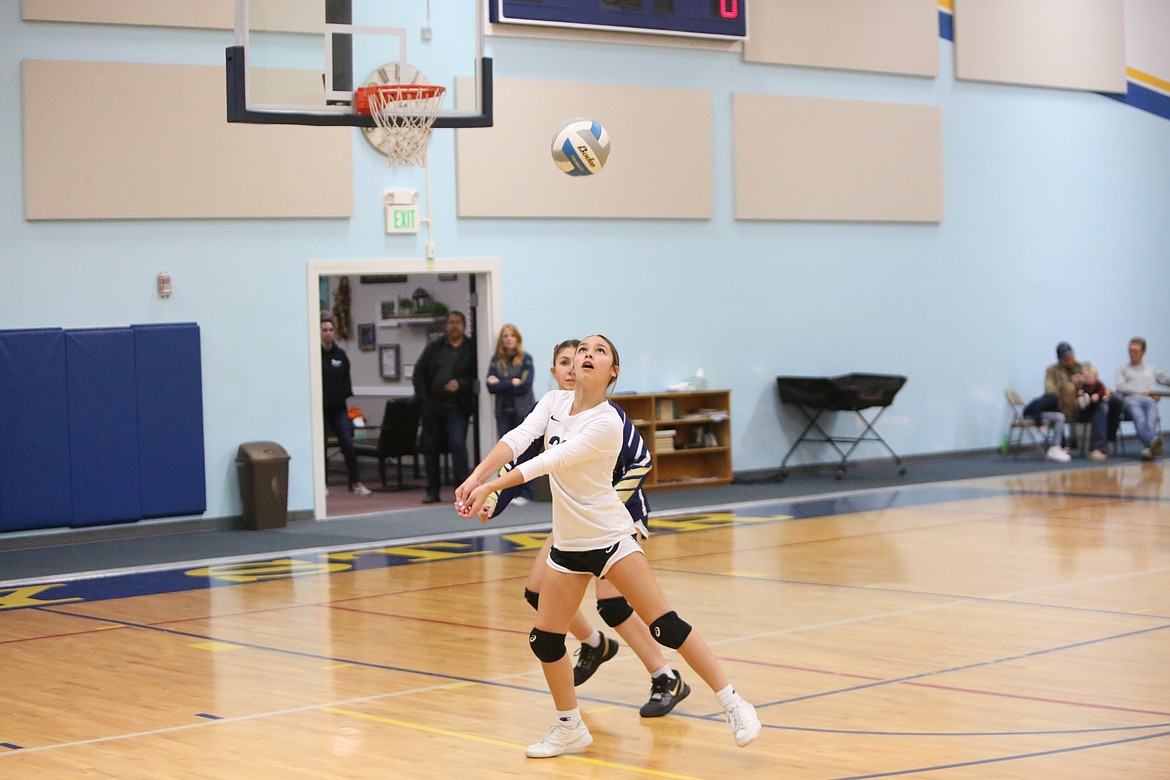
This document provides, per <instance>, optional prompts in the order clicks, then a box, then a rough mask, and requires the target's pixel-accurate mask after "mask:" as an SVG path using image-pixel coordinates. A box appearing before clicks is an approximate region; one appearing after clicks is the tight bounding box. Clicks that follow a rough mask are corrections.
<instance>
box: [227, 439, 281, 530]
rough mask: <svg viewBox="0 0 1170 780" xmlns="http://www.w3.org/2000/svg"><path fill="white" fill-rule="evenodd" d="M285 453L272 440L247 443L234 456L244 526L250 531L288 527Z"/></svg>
mask: <svg viewBox="0 0 1170 780" xmlns="http://www.w3.org/2000/svg"><path fill="white" fill-rule="evenodd" d="M288 461H289V457H288V453H287V452H285V451H284V447H281V446H280V445H279V444H277V443H276V442H274V441H249V442H244V443H243V444H241V445H240V449H239V451H238V452H237V453H236V473H237V474H238V476H239V479H240V499H241V500H242V501H243V503H244V526H245V527H247V528H250V529H252V530H254V531H255V530H259V529H261V528H284V527H285V526H286V525H287V524H288Z"/></svg>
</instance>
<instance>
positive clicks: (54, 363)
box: [0, 328, 72, 532]
mask: <svg viewBox="0 0 1170 780" xmlns="http://www.w3.org/2000/svg"><path fill="white" fill-rule="evenodd" d="M71 516H72V504H71V501H70V476H69V414H68V404H67V401H66V373H65V331H63V330H61V329H59V328H53V329H45V330H6V331H0V532H3V531H25V530H32V529H36V528H53V527H59V526H67V525H69V523H70V520H71Z"/></svg>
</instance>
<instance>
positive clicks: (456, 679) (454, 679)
mask: <svg viewBox="0 0 1170 780" xmlns="http://www.w3.org/2000/svg"><path fill="white" fill-rule="evenodd" d="M41 611H44V612H51V613H53V614H60V615H63V616H67V617H76V618H82V619H86V620H93V621H99V622H104V623H115V624H117V625H120V626H123V627H126V628H139V629H143V630H148V631H158V632H162V633H167V634H172V635H177V636H183V637H188V638H194V639H201V640H207V641H220V642H227V643H229V644H233V645H237V646H240V647H247V648H251V649H255V650H261V651H268V652H275V653H278V654H284V655H292V656H296V657H301V658H311V659H314V660H324V661H332V662H338V663H344V664H349V665H354V666H361V667H367V668H375V669H380V670H383V671H394V672H400V673H405V674H414V675H418V676H422V677H437V678H441V679H445V680H447V681H448V682H444V683H443V684H439V685H431V686H421V687H417V688H412V689H409V690H400V691H395V692H392V693H382V694H373V695H370V696H362V697H354V698H350V699H345V700H342V701H336V702H328V703H319V704H311V705H304V706H301V707H293V708H286V709H281V710H274V711H269V712H262V713H252V714H249V715H241V716H235V717H230V718H225V717H220V716H216V715H214V714H208V713H203V714H201V715H200V717H204V718H206V719H207V720H205V721H204V722H200V723H190V724H184V725H181V726H170V727H164V728H160V729H153V730H147V731H142V732H133V733H127V734H120V735H110V736H107V737H96V738H93V739H88V740H77V741H71V742H64V743H59V744H54V745H42V746H38V747H32V748H20V747H16V748H15V749H16V750H19V751H20V752H22V753H23V752H32V751H40V750H48V749H54V748H64V747H72V746H79V745H86V744H95V743H102V742H109V741H116V740H122V739H133V738H138V737H147V736H153V735H157V734H164V733H173V732H177V731H183V730H186V729H192V728H203V727H206V726H211V725H216V724H220V723H224V724H226V723H236V722H242V721H249V720H257V719H261V718H268V717H274V716H275V717H279V716H282V715H288V714H294V713H299V712H307V711H318V710H322V711H328V710H329V709H330V708H338V707H341V706H347V705H352V704H359V703H364V702H371V701H378V700H382V699H387V698H396V697H399V696H404V695H408V694H415V693H427V692H431V691H436V690H444V689H449V688H451V687H452V686H453V685H455V686H462V685H468V684H482V685H493V686H500V687H505V688H509V689H512V690H517V691H521V692H524V693H534V694H538V695H542V696H543V695H546V694H547V691H546V690H544V689H543V688H532V687H527V686H522V685H512V684H507V683H504V682H503V680H504V679H511V678H515V677H523V676H535V675H536V674H537V672H536V671H533V672H527V673H517V674H510V675H504V676H501V677H499V678H469V677H461V676H458V675H449V674H444V673H441V672H432V671H421V670H417V669H407V668H405V667H397V666H391V665H388V664H379V663H373V662H368V661H355V660H351V659H342V658H337V657H328V656H323V655H321V654H318V653H310V652H306V651H299V650H290V649H287V648H275V647H271V646H267V645H261V644H257V643H251V642H241V641H238V640H223V639H217V638H216V637H214V636H210V635H204V634H197V633H194V632H188V631H178V630H175V629H170V628H166V627H161V626H155V625H149V624H142V623H134V622H132V621H125V620H117V619H113V618H105V617H99V616H93V615H83V614H76V613H72V612H68V611H66V610H62V609H53V608H45V609H43V610H41ZM900 612H901V611H900ZM885 614H897V613H885ZM874 617H878V616H874ZM1164 628H1170V626H1161V627H1155V628H1150V629H1143V630H1140V631H1135V632H1128V633H1126V634H1120V635H1116V636H1114V637H1103V638H1099V639H1096V640H1088V641H1086V642H1080V643H1075V644H1071V645H1067V646H1063V647H1057V648H1050V649H1046V650H1040V651H1034V652H1031V653H1025V654H1019V655H1016V656H1009V657H1005V658H1001V659H996V660H993V661H983V662H976V663H972V664H967V665H963V666H959V667H953V668H951V669H943V670H936V671H932V672H925V673H922V674H918V675H908V676H905V677H901V678H894V679H886V680H881V681H877V682H874V683H872V684H866V685H859V686H851V687H849V688H843V689H838V690H835V691H828V692H824V693H821V694H814V695H810V696H803V697H796V698H793V699H786V700H778V701H774V702H764V703H760V704H758V705H757V709H758V710H762V709H764V708H765V707H770V706H773V705H776V704H788V703H793V702H797V701H801V700H804V699H811V698H819V697H821V696H828V695H835V694H838V693H849V692H853V691H856V690H863V689H866V688H870V687H875V686H878V685H885V684H888V683H900V682H906V681H910V680H915V679H920V678H923V677H929V676H933V675H936V674H944V673H947V672H951V671H961V670H964V669H969V668H976V667H980V666H988V665H992V664H996V663H1002V662H1008V661H1012V660H1017V659H1019V658H1024V657H1029V656H1036V655H1041V654H1045V653H1047V652H1053V651H1058V650H1062V649H1068V648H1071V647H1076V646H1081V645H1087V644H1093V643H1096V642H1101V641H1107V640H1110V639H1115V638H1121V637H1125V636H1130V635H1135V634H1142V633H1147V632H1150V631H1156V630H1161V629H1164ZM779 633H787V632H772V634H779ZM744 639H745V638H739V639H735V640H724V641H723V642H721V643H718V644H728V643H730V642H732V641H744ZM712 644H713V646H714V644H716V643H712ZM973 692H977V693H981V692H979V691H973ZM580 698H581V700H582V701H588V702H592V703H595V704H605V705H608V706H611V707H620V708H626V709H634V708H635V707H636V706H637V705H634V704H627V703H624V702H616V701H610V700H606V699H599V698H596V697H589V696H584V695H582V696H580ZM1067 703H1069V704H1073V705H1074V706H1084V707H1091V708H1095V707H1096V705H1093V704H1083V703H1073V702H1067ZM1108 709H1113V708H1108ZM674 714H675V715H676V716H678V717H684V718H690V719H695V720H706V721H711V722H718V716H719V715H720V714H721V713H710V714H688V713H683V712H677V711H676V713H674ZM1161 714H1164V713H1161ZM375 719H376V718H375ZM402 725H405V726H407V727H413V726H410V724H406V723H405V722H403V723H402ZM1162 725H1164V724H1132V725H1129V726H1119V727H1112V728H1109V729H1102V728H1088V729H1067V730H1042V731H1021V732H991V733H985V732H974V733H972V732H954V733H950V732H941V733H939V732H885V731H867V730H833V729H815V728H810V727H800V726H789V725H779V724H764V728H766V729H778V730H796V731H820V732H825V733H844V734H855V735H873V736H992V735H994V736H1028V735H1037V734H1081V733H1086V734H1087V733H1101V732H1107V731H1124V730H1142V729H1148V728H1161V727H1162ZM417 728H419V729H421V730H430V729H431V728H432V727H427V726H417ZM444 733H447V734H448V735H450V736H456V737H464V738H467V739H470V740H472V741H482V738H480V737H477V736H475V735H461V734H459V733H458V732H444ZM1166 735H1170V732H1166V734H1160V735H1154V736H1166ZM1144 738H1145V737H1139V738H1137V739H1144ZM1125 741H1132V740H1117V741H1114V742H1109V743H1101V744H1100V745H1088V746H1078V747H1075V748H1065V749H1062V751H1065V750H1073V749H1087V748H1091V747H1097V746H1103V745H1108V744H1117V743H1119V742H1125ZM501 744H503V745H506V746H508V747H517V748H522V746H519V745H512V744H511V743H501ZM3 755H6V754H4V753H0V757H2V756H3ZM1027 755H1033V754H1026V755H1024V756H1021V757H1027ZM583 760H588V761H590V762H592V763H599V762H593V761H592V760H590V759H583ZM1000 760H1009V759H1005V758H995V759H988V761H1000ZM600 763H601V765H606V766H611V767H615V768H616V767H619V766H623V765H618V764H608V763H605V762H600ZM940 768H945V767H940ZM906 773H907V772H899V773H897V774H906ZM656 776H666V777H673V776H674V775H656ZM878 776H881V775H874V777H878Z"/></svg>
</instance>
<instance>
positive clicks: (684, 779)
mask: <svg viewBox="0 0 1170 780" xmlns="http://www.w3.org/2000/svg"><path fill="white" fill-rule="evenodd" d="M323 709H324V711H325V712H331V713H335V714H338V715H346V716H349V717H351V718H361V719H362V720H370V721H374V722H375V723H386V724H388V725H391V726H397V727H399V728H405V729H412V730H414V731H421V732H423V733H425V734H437V735H439V736H443V737H454V738H456V739H462V740H466V741H469V742H478V743H480V744H483V745H491V746H493V747H504V748H509V749H511V750H523V749H524V748H525V746H524V745H519V744H516V743H515V742H504V741H503V740H498V739H490V738H487V737H480V736H476V735H474V734H464V733H462V732H458V731H450V730H448V729H440V728H435V727H434V726H424V725H422V724H419V723H408V722H406V721H402V720H396V719H394V718H384V717H382V716H380V715H371V714H370V713H366V712H354V711H353V710H343V709H339V708H336V707H325V708H323ZM560 758H561V759H563V760H565V761H575V762H578V763H581V764H588V765H591V766H598V767H605V768H606V769H621V770H623V771H626V772H633V773H634V774H639V775H648V776H650V777H667V778H672V780H701V778H697V777H692V776H691V775H680V774H675V773H674V772H663V771H660V770H657V769H647V768H646V767H640V766H635V765H633V764H619V763H617V762H614V761H602V760H600V759H596V758H589V757H588V756H582V755H572V754H565V755H563V756H560Z"/></svg>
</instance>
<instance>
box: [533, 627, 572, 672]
mask: <svg viewBox="0 0 1170 780" xmlns="http://www.w3.org/2000/svg"><path fill="white" fill-rule="evenodd" d="M528 645H529V647H531V648H532V654H533V655H535V656H536V657H537V658H539V659H540V660H541V661H543V662H545V663H546V664H551V663H554V662H556V661H559V660H561V658H563V657H564V655H565V635H564V634H554V633H552V632H551V631H541V630H540V629H539V628H533V629H532V633H531V634H529V635H528Z"/></svg>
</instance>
